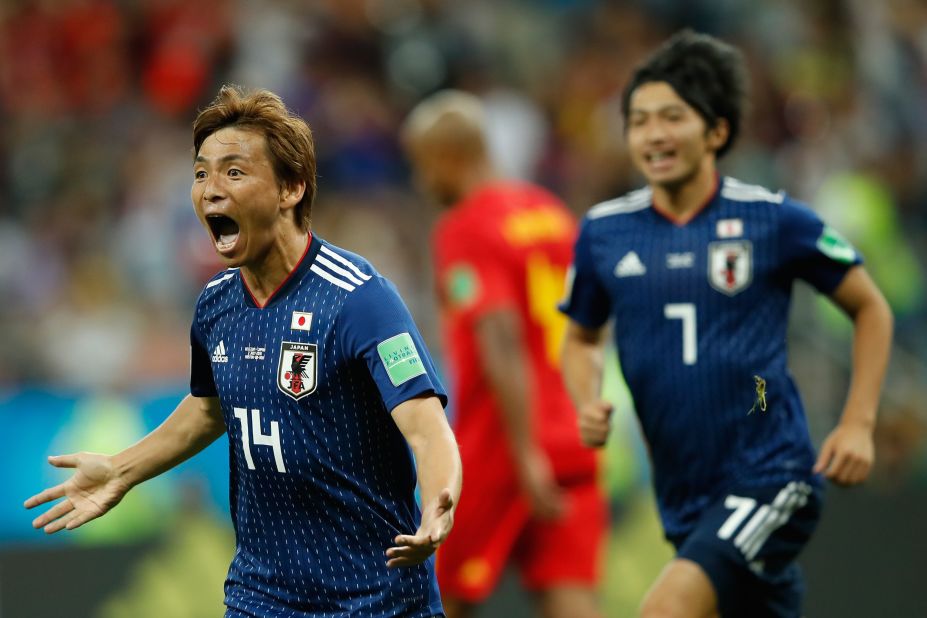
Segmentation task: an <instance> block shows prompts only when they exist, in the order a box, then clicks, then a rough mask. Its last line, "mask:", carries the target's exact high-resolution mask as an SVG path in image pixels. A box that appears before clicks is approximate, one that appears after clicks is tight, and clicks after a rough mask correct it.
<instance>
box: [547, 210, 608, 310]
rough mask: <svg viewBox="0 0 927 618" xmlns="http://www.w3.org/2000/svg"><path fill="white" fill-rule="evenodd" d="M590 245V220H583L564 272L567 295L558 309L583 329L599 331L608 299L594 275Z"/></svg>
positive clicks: (597, 277)
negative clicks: (571, 255) (566, 271)
mask: <svg viewBox="0 0 927 618" xmlns="http://www.w3.org/2000/svg"><path fill="white" fill-rule="evenodd" d="M591 243H592V241H591V232H590V229H589V220H588V219H584V220H583V223H582V225H581V227H580V230H579V238H577V239H576V246H575V248H574V251H573V264H572V266H570V270H569V272H568V273H567V282H566V295H565V297H564V299H563V301H562V302H561V303H560V305H558V308H559V309H560V311H562V312H563V313H565V314H566V315H567V316H569V317H570V319H571V320H573V321H574V322H576V323H578V324H580V325H582V326H585V327H586V328H599V327H601V326H602V325H603V324H605V322H607V321H608V318H609V315H610V314H611V300H610V299H609V296H608V291H607V290H606V289H605V288H604V287H602V284H601V282H600V280H599V276H598V274H597V272H596V268H595V260H594V259H593V257H592V247H591Z"/></svg>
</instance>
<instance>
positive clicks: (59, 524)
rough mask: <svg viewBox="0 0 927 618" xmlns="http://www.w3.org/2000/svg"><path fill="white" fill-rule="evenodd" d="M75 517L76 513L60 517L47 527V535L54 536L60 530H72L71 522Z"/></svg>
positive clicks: (72, 512)
mask: <svg viewBox="0 0 927 618" xmlns="http://www.w3.org/2000/svg"><path fill="white" fill-rule="evenodd" d="M75 515H76V511H71V512H69V513H67V514H66V515H64V516H63V517H59V518H58V519H56V520H55V521H53V522H51V523H50V524H48V525H47V526H45V528H44V530H45V534H54V533H56V532H58V531H59V530H64V529H65V528H70V522H71V520H73V519H74V517H75Z"/></svg>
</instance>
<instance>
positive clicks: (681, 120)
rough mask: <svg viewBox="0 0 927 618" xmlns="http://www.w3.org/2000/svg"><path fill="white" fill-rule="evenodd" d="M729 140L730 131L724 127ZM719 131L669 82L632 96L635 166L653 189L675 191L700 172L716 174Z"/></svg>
mask: <svg viewBox="0 0 927 618" xmlns="http://www.w3.org/2000/svg"><path fill="white" fill-rule="evenodd" d="M722 129H723V131H724V132H725V133H724V135H723V136H720V137H721V138H722V139H723V137H726V126H725V127H723V128H722ZM720 133H721V130H719V129H717V128H716V129H709V128H708V126H707V124H706V123H705V120H704V119H703V118H702V117H701V116H700V115H699V113H698V112H696V111H695V109H694V108H692V107H691V106H690V105H689V104H688V103H686V102H685V100H683V99H682V97H680V96H679V95H678V94H676V91H675V90H674V89H673V87H672V86H670V85H669V84H668V83H666V82H648V83H645V84H642V85H641V86H638V87H637V88H636V89H635V90H634V92H633V93H632V94H631V100H630V105H629V109H628V127H627V139H628V148H629V150H630V154H631V161H632V162H633V163H634V166H635V167H636V168H637V169H638V170H640V172H641V173H642V174H643V175H644V177H645V178H646V179H647V182H648V183H649V184H651V185H656V186H662V187H666V188H675V187H679V186H682V185H684V184H685V183H687V182H689V181H690V180H692V179H693V178H695V177H696V176H697V175H698V174H700V173H712V174H713V173H714V160H715V154H714V153H715V151H716V150H717V148H719V147H720V145H721V144H723V141H720V142H719V134H720Z"/></svg>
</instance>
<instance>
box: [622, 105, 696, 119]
mask: <svg viewBox="0 0 927 618" xmlns="http://www.w3.org/2000/svg"><path fill="white" fill-rule="evenodd" d="M673 109H683V110H684V109H685V106H684V105H683V104H682V103H667V104H666V105H661V106H660V107H657V108H644V107H632V108H631V110H630V111H629V112H628V115H629V116H630V115H631V114H635V113H637V114H650V113H655V114H659V113H660V112H665V111H668V110H673Z"/></svg>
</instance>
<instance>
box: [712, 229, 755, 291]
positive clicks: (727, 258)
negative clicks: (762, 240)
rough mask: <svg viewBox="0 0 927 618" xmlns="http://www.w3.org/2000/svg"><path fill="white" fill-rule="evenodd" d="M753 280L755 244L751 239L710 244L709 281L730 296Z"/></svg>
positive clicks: (715, 287)
mask: <svg viewBox="0 0 927 618" xmlns="http://www.w3.org/2000/svg"><path fill="white" fill-rule="evenodd" d="M752 280H753V244H752V243H751V242H750V241H749V240H730V241H722V242H713V243H709V245H708V282H709V283H710V284H711V287H713V288H714V289H716V290H718V291H719V292H723V293H724V294H727V295H728V296H734V295H735V294H737V293H738V292H742V291H743V290H744V289H745V288H746V287H747V286H749V285H750V282H751V281H752Z"/></svg>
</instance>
